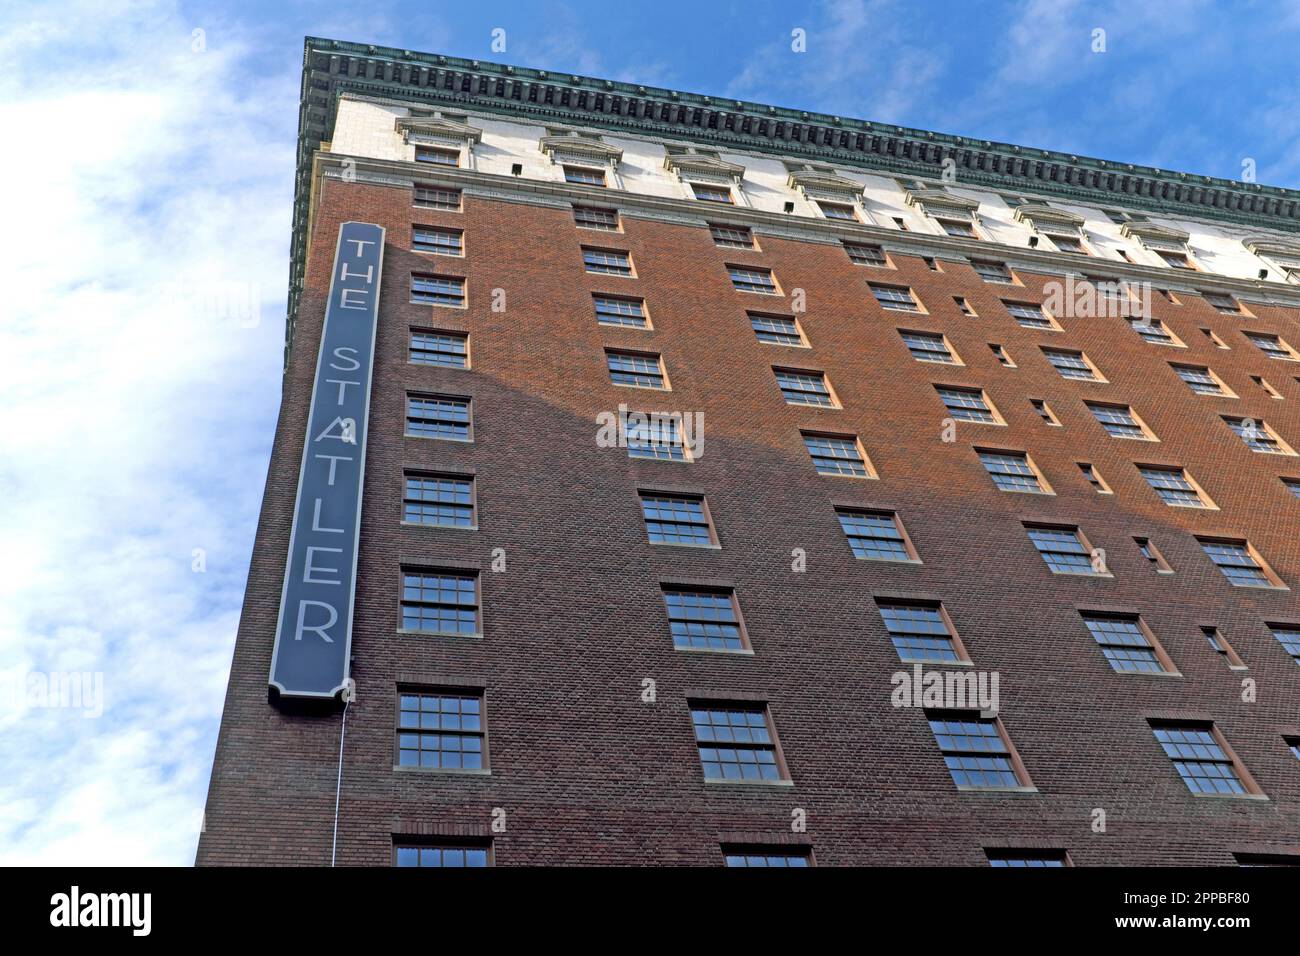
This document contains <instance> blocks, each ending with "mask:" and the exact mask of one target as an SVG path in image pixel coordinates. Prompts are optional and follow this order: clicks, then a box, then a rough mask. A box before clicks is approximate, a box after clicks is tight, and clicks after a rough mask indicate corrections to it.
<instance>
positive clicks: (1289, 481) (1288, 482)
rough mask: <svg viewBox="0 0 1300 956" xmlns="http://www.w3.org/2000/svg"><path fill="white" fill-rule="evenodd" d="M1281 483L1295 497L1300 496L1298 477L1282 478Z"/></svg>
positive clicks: (1299, 479)
mask: <svg viewBox="0 0 1300 956" xmlns="http://www.w3.org/2000/svg"><path fill="white" fill-rule="evenodd" d="M1282 484H1283V485H1285V486H1286V490H1287V491H1289V492H1291V494H1292V495H1293V496H1295V497H1296V498H1300V478H1283V479H1282Z"/></svg>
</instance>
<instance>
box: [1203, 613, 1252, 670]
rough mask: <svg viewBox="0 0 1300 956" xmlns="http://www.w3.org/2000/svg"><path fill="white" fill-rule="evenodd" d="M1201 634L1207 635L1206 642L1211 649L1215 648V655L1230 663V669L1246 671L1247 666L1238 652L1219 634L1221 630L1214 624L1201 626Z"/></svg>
mask: <svg viewBox="0 0 1300 956" xmlns="http://www.w3.org/2000/svg"><path fill="white" fill-rule="evenodd" d="M1201 633H1202V634H1204V635H1205V640H1206V641H1207V642H1208V643H1209V645H1210V647H1212V648H1214V651H1215V653H1217V654H1219V655H1220V656H1221V657H1223V659H1224V660H1226V661H1227V662H1228V667H1230V668H1232V669H1233V670H1246V665H1245V663H1244V662H1243V661H1242V659H1241V658H1240V657H1238V656H1237V652H1236V651H1234V650H1233V649H1232V645H1231V644H1229V643H1228V639H1227V638H1226V637H1224V636H1223V635H1222V634H1220V633H1219V629H1218V628H1217V627H1215V626H1214V625H1212V624H1203V625H1201Z"/></svg>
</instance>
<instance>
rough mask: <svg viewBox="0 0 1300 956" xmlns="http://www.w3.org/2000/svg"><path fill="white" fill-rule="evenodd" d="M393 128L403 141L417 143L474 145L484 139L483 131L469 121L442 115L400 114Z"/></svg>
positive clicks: (458, 145) (457, 145) (456, 145)
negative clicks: (459, 121) (456, 119)
mask: <svg viewBox="0 0 1300 956" xmlns="http://www.w3.org/2000/svg"><path fill="white" fill-rule="evenodd" d="M393 128H394V129H396V130H397V132H399V133H401V134H402V138H403V141H404V142H406V143H408V144H412V143H414V144H417V145H422V146H423V145H430V146H432V145H442V146H455V147H458V148H459V147H465V146H473V145H475V144H476V143H478V142H479V141H480V140H482V139H483V131H482V130H481V129H478V128H477V127H474V126H470V125H468V124H467V123H458V122H456V121H455V120H449V119H444V118H443V117H440V116H399V117H397V119H396V120H395V121H394V123H393Z"/></svg>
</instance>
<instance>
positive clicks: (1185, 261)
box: [1156, 249, 1196, 272]
mask: <svg viewBox="0 0 1300 956" xmlns="http://www.w3.org/2000/svg"><path fill="white" fill-rule="evenodd" d="M1156 254H1157V255H1158V256H1160V258H1161V259H1163V260H1164V261H1165V265H1167V266H1172V267H1173V268H1175V269H1188V270H1190V271H1193V272H1194V271H1196V266H1194V265H1192V260H1191V257H1190V256H1188V255H1187V253H1185V252H1173V251H1171V250H1168V249H1157V250H1156Z"/></svg>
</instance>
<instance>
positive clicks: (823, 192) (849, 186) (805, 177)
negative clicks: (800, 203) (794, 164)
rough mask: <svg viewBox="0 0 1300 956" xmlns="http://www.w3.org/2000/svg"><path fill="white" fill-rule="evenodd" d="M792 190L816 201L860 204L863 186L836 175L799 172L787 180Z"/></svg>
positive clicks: (792, 174)
mask: <svg viewBox="0 0 1300 956" xmlns="http://www.w3.org/2000/svg"><path fill="white" fill-rule="evenodd" d="M786 185H787V186H789V187H790V188H791V189H795V190H798V191H799V192H801V193H803V195H804V198H805V199H809V200H813V201H816V200H818V199H825V200H828V201H831V202H847V203H858V202H861V201H862V191H863V187H862V184H861V183H859V182H854V181H853V180H852V179H845V178H844V177H843V176H836V175H835V174H834V173H821V172H812V171H810V172H797V173H791V174H790V178H789V179H788V180H786Z"/></svg>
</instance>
